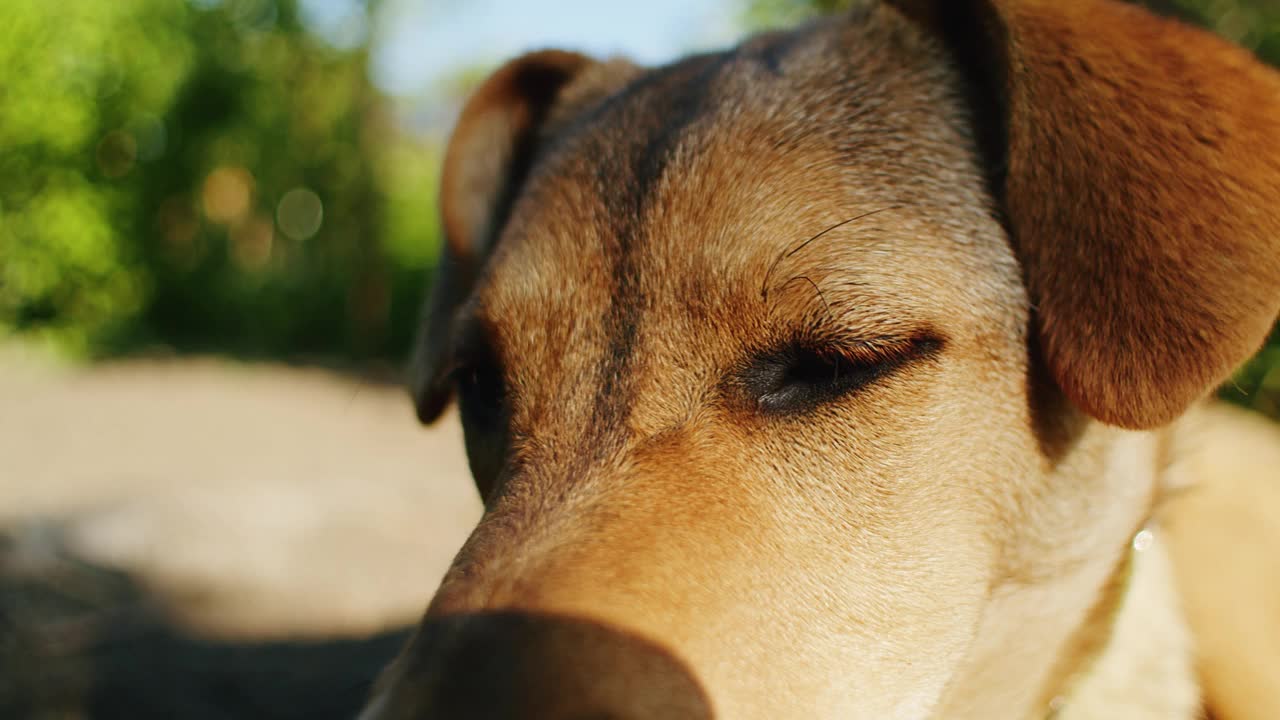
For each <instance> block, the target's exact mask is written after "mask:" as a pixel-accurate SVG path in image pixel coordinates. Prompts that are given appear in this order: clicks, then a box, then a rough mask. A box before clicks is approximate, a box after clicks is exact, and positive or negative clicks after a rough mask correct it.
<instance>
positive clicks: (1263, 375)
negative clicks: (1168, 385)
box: [744, 0, 1280, 418]
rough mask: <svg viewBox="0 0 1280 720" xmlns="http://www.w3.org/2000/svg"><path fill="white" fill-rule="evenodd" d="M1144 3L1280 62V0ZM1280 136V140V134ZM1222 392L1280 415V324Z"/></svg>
mask: <svg viewBox="0 0 1280 720" xmlns="http://www.w3.org/2000/svg"><path fill="white" fill-rule="evenodd" d="M1068 1H1069V0H1063V2H1068ZM853 2H854V0H747V2H746V6H745V13H744V19H745V21H746V23H747V24H748V26H749V27H754V28H765V27H777V26H782V25H788V24H792V23H795V22H798V21H800V20H803V19H805V18H808V17H812V16H814V15H818V14H821V13H827V12H833V11H837V10H841V9H844V8H847V7H849V6H851V5H852V4H853ZM1138 4H1142V5H1145V6H1147V7H1148V8H1150V9H1152V10H1155V11H1157V12H1159V13H1161V14H1165V15H1172V16H1176V17H1179V18H1181V19H1183V20H1187V21H1190V22H1193V23H1196V24H1198V25H1201V26H1202V27H1207V28H1209V29H1212V30H1213V31H1214V32H1216V33H1218V34H1220V35H1222V36H1224V37H1226V38H1228V39H1230V40H1232V41H1233V42H1236V43H1238V44H1240V45H1243V46H1244V47H1247V48H1249V49H1251V50H1253V51H1254V52H1256V53H1257V54H1258V56H1259V57H1261V58H1262V59H1263V60H1265V61H1267V62H1269V63H1271V64H1272V65H1275V66H1280V2H1277V1H1276V0H1141V1H1140V2H1139V3H1138ZM1276 142H1280V138H1277V139H1276ZM1220 395H1221V396H1222V397H1223V398H1226V399H1227V400H1230V401H1232V402H1235V403H1238V404H1241V405H1246V406H1249V407H1253V408H1255V409H1257V410H1259V411H1261V412H1264V413H1266V414H1268V415H1270V416H1271V417H1274V418H1280V326H1277V330H1276V331H1275V332H1273V333H1272V336H1271V339H1270V340H1269V341H1268V342H1267V344H1266V346H1265V347H1264V348H1263V349H1262V351H1261V352H1259V353H1258V354H1257V355H1256V356H1255V357H1254V358H1253V359H1252V360H1250V361H1249V362H1248V363H1246V364H1245V365H1244V366H1243V367H1242V368H1240V370H1239V371H1238V372H1237V373H1236V374H1235V377H1233V378H1232V380H1231V381H1230V382H1228V383H1227V384H1226V385H1225V386H1224V387H1223V388H1222V391H1221V393H1220Z"/></svg>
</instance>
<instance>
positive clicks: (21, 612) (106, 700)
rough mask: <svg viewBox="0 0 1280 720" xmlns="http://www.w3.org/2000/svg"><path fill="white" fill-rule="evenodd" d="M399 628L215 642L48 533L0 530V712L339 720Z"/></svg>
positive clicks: (399, 637)
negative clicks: (372, 633)
mask: <svg viewBox="0 0 1280 720" xmlns="http://www.w3.org/2000/svg"><path fill="white" fill-rule="evenodd" d="M407 632H408V631H407V630H399V631H391V632H384V633H381V634H378V635H375V636H372V637H367V638H358V639H354V638H353V639H348V638H329V639H315V640H305V641H301V640H300V641H271V642H260V643H259V642H252V641H234V642H231V641H219V640H217V639H213V638H208V637H202V636H200V635H197V634H195V633H193V632H191V631H190V630H187V629H184V628H183V627H182V626H181V625H180V624H179V623H177V622H176V621H174V620H172V619H170V618H168V617H167V614H166V613H165V611H164V610H163V603H162V602H160V601H158V599H157V598H154V597H152V596H151V595H150V594H149V593H148V591H147V590H146V588H145V587H144V585H143V583H142V582H141V581H139V580H138V579H136V578H134V577H132V576H130V575H129V574H126V573H123V572H120V571H116V570H112V569H109V568H105V567H102V566H99V565H95V564H92V563H90V562H86V561H84V560H82V559H80V558H77V557H75V556H74V555H72V554H70V553H69V552H68V551H67V550H66V549H65V548H63V547H61V546H60V545H59V543H58V542H57V540H56V538H55V537H52V536H51V535H49V534H46V535H45V537H39V538H35V537H31V536H29V535H28V536H27V537H22V536H19V535H16V534H13V533H5V534H0V717H3V718H14V719H15V720H19V719H21V720H46V719H48V720H52V719H53V718H76V717H88V718H94V719H101V720H115V719H116V718H120V719H124V718H128V719H130V720H137V719H142V720H145V719H147V718H166V719H167V718H182V719H183V720H223V719H226V720H231V719H235V720H257V719H263V720H266V719H280V720H286V719H291V718H298V719H299V720H301V719H302V718H308V719H314V720H325V719H328V718H333V719H334V720H338V719H339V718H341V719H343V720H349V719H350V718H352V717H354V716H355V714H356V713H357V712H358V711H359V709H360V707H361V705H362V704H363V702H364V700H365V699H366V698H367V697H368V692H369V689H370V686H371V684H372V682H373V680H374V679H375V677H376V676H377V674H378V673H379V671H380V670H381V668H382V667H383V666H384V665H385V664H386V663H387V662H388V661H389V660H390V659H391V658H392V657H393V656H394V655H395V653H396V652H397V650H398V649H399V647H400V645H401V643H402V642H403V641H404V639H405V636H406V634H407Z"/></svg>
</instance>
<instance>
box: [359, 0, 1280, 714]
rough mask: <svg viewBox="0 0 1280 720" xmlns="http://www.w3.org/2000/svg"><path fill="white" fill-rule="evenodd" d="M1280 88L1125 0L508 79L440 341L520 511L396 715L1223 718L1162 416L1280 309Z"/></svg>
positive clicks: (465, 162)
mask: <svg viewBox="0 0 1280 720" xmlns="http://www.w3.org/2000/svg"><path fill="white" fill-rule="evenodd" d="M957 23H958V24H957ZM956 28H960V29H961V30H964V32H957V31H956ZM1220 77H1230V78H1231V80H1232V82H1231V83H1218V82H1216V80H1215V82H1209V81H1210V80H1213V79H1215V78H1220ZM1225 85H1229V87H1225V88H1224V86H1225ZM1278 88H1280V82H1277V81H1276V80H1275V78H1274V77H1273V76H1272V75H1271V74H1270V73H1269V71H1266V70H1264V69H1263V68H1262V67H1261V66H1260V65H1257V64H1256V63H1255V62H1254V61H1252V60H1251V59H1249V58H1248V57H1247V56H1246V55H1245V54H1244V53H1243V52H1241V51H1238V50H1236V49H1234V48H1231V47H1230V46H1228V45H1226V44H1225V43H1223V42H1221V41H1218V40H1215V39H1212V38H1210V37H1209V36H1208V35H1205V34H1203V33H1199V32H1197V31H1193V30H1190V29H1186V28H1183V27H1181V26H1175V25H1171V24H1169V23H1166V22H1165V21H1161V20H1158V19H1156V18H1154V17H1152V16H1150V15H1147V14H1145V13H1142V12H1140V11H1134V10H1130V9H1126V8H1124V7H1122V6H1120V5H1119V4H1117V3H1114V2H1110V1H1109V0H1089V1H1088V2H1082V3H1078V4H1076V3H1056V2H1047V1H1040V0H1007V1H992V2H981V1H977V0H975V1H974V2H961V3H943V2H941V1H940V0H939V1H938V2H924V1H923V0H921V1H916V2H911V1H907V0H903V1H901V2H886V3H872V4H870V5H868V6H867V7H865V8H862V9H859V10H856V11H854V12H853V13H852V14H850V15H849V16H848V17H844V18H836V19H831V20H828V21H825V22H823V23H818V24H815V25H812V26H809V27H805V28H801V29H798V30H796V31H794V32H792V33H778V34H771V35H767V36H761V37H759V38H755V39H752V40H749V41H747V42H746V43H744V44H743V46H741V47H740V48H738V49H736V50H734V51H732V52H728V53H721V54H713V55H706V56H699V57H695V58H690V59H688V60H685V61H683V62H681V63H679V64H676V65H673V66H671V67H668V68H664V69H659V70H655V71H643V70H641V69H639V68H636V67H635V66H633V65H630V64H628V63H626V62H624V61H610V62H606V63H600V62H596V61H592V60H588V59H586V58H583V57H581V56H577V55H572V54H567V53H556V52H549V53H537V54H533V55H530V56H526V57H524V58H522V59H518V60H516V61H513V62H512V63H511V64H509V65H507V66H506V67H504V68H503V69H501V70H499V71H498V72H497V73H496V74H495V75H494V76H493V77H492V78H491V79H490V80H489V81H488V82H487V83H486V84H485V85H484V86H483V87H482V89H481V90H480V91H479V92H478V93H477V95H476V96H475V97H474V98H473V99H472V100H471V102H470V103H469V104H468V106H467V108H466V109H465V110H464V111H463V113H462V117H461V119H460V120H459V125H458V127H457V129H456V130H455V133H454V136H453V139H452V140H451V143H450V149H449V152H448V156H447V162H446V167H445V178H444V181H443V188H444V190H443V193H442V204H443V208H442V210H443V216H444V219H445V230H446V233H447V234H448V243H447V245H446V257H445V259H444V260H443V263H442V267H441V270H440V272H439V275H438V277H437V280H436V284H435V287H434V288H433V295H432V298H431V300H430V301H429V303H428V310H427V316H426V319H425V327H424V332H423V341H422V343H421V345H420V347H419V350H418V353H417V355H416V358H415V362H414V367H413V370H414V373H415V382H414V392H415V398H416V401H417V405H418V411H419V415H420V416H421V417H422V418H423V419H424V420H431V419H433V418H434V417H435V416H436V415H438V414H439V412H440V410H441V409H442V408H443V407H444V404H445V403H446V402H447V401H448V400H449V397H450V395H451V394H452V393H453V392H454V390H455V388H456V389H457V390H458V393H459V395H460V401H461V403H460V404H461V413H462V417H463V420H464V424H465V425H466V427H467V447H468V454H469V456H470V458H471V463H472V469H473V471H474V474H475V476H476V481H477V485H478V487H479V488H480V490H481V492H482V494H483V495H484V497H485V501H486V513H485V516H484V518H483V519H482V521H481V523H480V525H479V526H478V527H477V529H476V531H475V533H474V534H473V535H472V537H471V538H470V539H469V540H468V542H467V544H466V545H465V546H464V548H463V549H462V551H461V552H460V554H459V556H458V558H457V560H456V561H455V563H454V566H453V568H452V569H451V570H450V572H449V573H448V575H447V576H446V578H445V579H444V582H443V584H442V585H441V588H440V590H439V592H438V594H437V595H436V597H435V599H434V600H433V601H432V603H431V607H430V609H429V611H428V613H427V617H426V619H425V620H424V623H423V625H422V626H421V628H420V629H419V632H418V634H417V635H416V637H415V639H414V640H413V641H412V642H411V643H410V644H409V645H408V647H407V648H406V650H405V653H404V655H403V656H402V658H401V659H400V661H398V662H397V663H396V665H395V666H394V667H393V668H392V669H391V670H390V671H389V673H388V675H387V677H386V679H385V681H384V683H383V689H382V690H381V691H380V692H379V699H378V700H377V701H376V703H375V705H374V706H373V707H372V708H371V710H370V711H369V713H368V714H367V717H369V718H381V719H383V720H394V719H398V718H405V719H408V718H423V717H534V718H542V719H543V720H551V718H570V717H619V718H622V717H654V716H655V713H657V714H660V715H662V716H663V717H668V718H691V719H692V718H706V717H710V716H712V715H714V716H715V717H718V718H815V717H821V718H852V719H858V718H876V719H880V718H901V719H903V720H925V719H928V718H1019V719H1021V718H1043V717H1049V716H1050V715H1052V714H1054V713H1056V714H1057V716H1058V717H1060V718H1069V719H1070V720H1094V719H1098V720H1100V719H1101V718H1116V717H1124V718H1170V719H1173V720H1190V719H1191V718H1193V717H1194V716H1195V714H1196V712H1197V709H1198V708H1197V704H1198V701H1199V693H1198V690H1197V687H1196V679H1195V677H1194V673H1193V665H1194V663H1193V655H1192V651H1191V649H1190V648H1191V643H1192V640H1191V638H1190V634H1189V631H1188V626H1187V625H1186V623H1185V622H1184V621H1183V619H1182V607H1181V603H1180V595H1179V590H1178V587H1177V585H1176V583H1175V581H1174V573H1173V572H1171V570H1170V566H1169V557H1170V556H1169V554H1168V553H1169V548H1168V547H1166V539H1165V536H1164V529H1163V528H1162V527H1161V523H1162V522H1163V519H1162V518H1155V519H1153V513H1154V512H1155V510H1156V508H1157V507H1160V506H1161V503H1162V501H1163V500H1164V499H1165V498H1166V496H1167V495H1168V492H1167V490H1168V487H1169V484H1170V482H1171V481H1170V476H1169V475H1168V474H1167V473H1166V472H1165V470H1166V466H1167V464H1168V462H1167V458H1168V456H1169V454H1170V452H1175V453H1176V452H1177V449H1178V448H1179V447H1181V443H1182V442H1184V441H1183V440H1182V437H1183V436H1184V435H1185V434H1194V432H1193V430H1188V429H1184V428H1183V426H1181V425H1178V426H1175V427H1173V428H1163V429H1154V430H1151V429H1153V428H1159V427H1160V426H1165V425H1167V424H1168V423H1170V422H1171V421H1173V420H1175V418H1176V417H1177V416H1178V415H1179V414H1180V413H1181V412H1182V411H1183V410H1185V409H1186V408H1187V407H1188V406H1189V405H1191V404H1192V403H1193V402H1194V401H1195V400H1196V399H1198V398H1199V397H1200V396H1202V395H1204V394H1206V393H1208V392H1209V391H1210V390H1211V389H1212V387H1213V385H1214V384H1215V383H1217V382H1218V381H1220V380H1221V379H1222V378H1223V376H1224V375H1225V374H1226V373H1227V372H1228V371H1229V370H1230V368H1231V366H1232V365H1233V364H1234V363H1237V362H1239V361H1240V360H1242V359H1243V358H1244V357H1245V356H1246V355H1247V354H1248V353H1249V352H1250V351H1251V350H1253V349H1254V347H1255V346H1256V345H1257V343H1258V342H1260V340H1261V336H1262V334H1263V331H1264V328H1265V326H1266V325H1267V324H1269V323H1270V322H1271V320H1272V319H1273V318H1274V316H1275V312H1276V308H1277V306H1280V262H1278V260H1277V252H1276V250H1277V244H1276V243H1277V238H1280V232H1277V231H1280V190H1278V188H1280V149H1278V148H1277V147H1275V145H1274V143H1272V142H1271V138H1272V133H1271V130H1272V124H1273V123H1274V122H1276V117H1277V115H1275V114H1273V113H1272V112H1271V109H1272V108H1274V105H1275V104H1276V103H1277V102H1280V100H1278V99H1277V89H1278ZM1245 98H1247V99H1248V102H1245V101H1244V99H1245ZM1002 220H1005V221H1007V222H1002ZM828 374H829V375H830V379H828ZM1117 426H1122V427H1128V428H1142V429H1147V430H1150V431H1142V432H1139V431H1135V430H1125V429H1120V427H1117ZM1188 427H1190V426H1188ZM1192 514H1193V515H1195V513H1192ZM1149 524H1150V525H1151V529H1152V530H1153V532H1154V533H1155V538H1156V541H1155V543H1154V544H1152V545H1151V546H1150V547H1147V546H1146V544H1145V540H1144V542H1143V543H1142V544H1141V545H1142V547H1143V549H1142V550H1141V552H1136V551H1135V550H1134V549H1133V538H1134V537H1135V533H1138V532H1139V531H1141V530H1143V528H1144V527H1148V525H1149ZM1187 524H1188V523H1187V522H1185V521H1184V522H1182V523H1180V526H1185V525H1187ZM1175 530H1177V531H1178V533H1181V532H1182V531H1181V530H1179V529H1178V528H1175ZM1144 537H1145V536H1144ZM1183 537H1184V535H1182V534H1178V535H1176V536H1175V537H1174V542H1173V544H1172V545H1170V546H1169V547H1172V548H1173V549H1174V550H1175V551H1177V550H1178V549H1179V548H1182V547H1183V545H1182V544H1181V543H1182V542H1183V540H1182V538H1183ZM1182 557H1184V555H1183V554H1182V553H1181V552H1174V553H1173V558H1174V559H1175V560H1181V558H1182ZM1188 567H1189V566H1188ZM1180 570H1181V568H1180ZM1188 572H1191V573H1192V574H1191V575H1188ZM1177 577H1178V578H1179V579H1180V581H1181V582H1182V584H1183V587H1184V588H1185V587H1186V584H1187V582H1191V583H1193V584H1194V583H1195V582H1197V581H1196V580H1194V579H1192V580H1188V577H1199V576H1198V575H1195V573H1194V571H1183V572H1179V574H1178V575H1177ZM1188 597H1191V595H1188ZM1189 607H1191V610H1192V619H1193V621H1194V622H1193V624H1192V626H1191V627H1192V628H1193V629H1195V630H1196V631H1197V633H1199V632H1200V630H1201V624H1202V623H1204V622H1212V618H1209V619H1208V620H1206V619H1205V618H1204V617H1202V616H1201V615H1200V614H1199V613H1198V612H1197V611H1196V607H1197V606H1195V605H1192V606H1189ZM1228 636H1230V633H1225V634H1224V635H1223V637H1228ZM1224 646H1227V647H1230V643H1225V644H1224ZM1206 649H1208V646H1206ZM1202 660H1204V661H1207V662H1209V665H1206V664H1205V662H1202V663H1201V665H1200V668H1201V671H1202V673H1203V674H1204V676H1205V677H1206V678H1207V679H1212V678H1213V677H1214V671H1213V670H1212V669H1210V665H1213V663H1214V662H1216V661H1211V660H1210V656H1209V655H1205V656H1203V657H1202ZM1214 667H1216V665H1214ZM597 675H598V678H597V679H598V682H595V681H590V682H588V681H589V680H590V678H592V677H596V676H597ZM1214 682H1216V681H1214ZM1221 687H1226V686H1225V685H1223V686H1221ZM1210 697H1211V698H1214V699H1215V702H1216V696H1215V695H1214V694H1212V693H1211V695H1210ZM659 698H660V699H661V703H660V705H661V707H663V708H664V709H663V710H661V711H660V712H659V711H656V710H646V709H645V708H654V707H658V706H659V705H655V702H657V700H658V699H659ZM1221 707H1222V708H1227V707H1229V705H1228V704H1226V703H1223V704H1222V705H1221ZM1223 712H1225V710H1223ZM1225 717H1227V718H1230V717H1231V716H1229V715H1227V716H1225Z"/></svg>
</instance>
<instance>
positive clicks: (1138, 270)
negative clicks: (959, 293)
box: [886, 0, 1280, 429]
mask: <svg viewBox="0 0 1280 720" xmlns="http://www.w3.org/2000/svg"><path fill="white" fill-rule="evenodd" d="M886 2H888V4H890V5H893V6H895V7H897V8H898V9H899V10H900V11H902V12H903V13H904V14H906V15H908V16H909V17H911V18H913V19H914V20H916V21H917V22H919V23H922V24H924V25H925V26H927V27H928V28H930V29H931V30H932V31H933V32H934V33H935V34H936V35H937V36H939V38H940V39H941V40H942V41H943V42H944V43H945V44H946V45H947V46H948V47H949V49H950V50H951V51H952V52H953V54H954V56H955V57H956V59H957V62H958V64H959V65H960V66H961V68H962V70H963V71H964V72H965V73H966V75H967V76H968V78H969V79H970V85H971V89H972V91H973V96H974V98H975V105H974V107H975V113H976V119H975V125H976V127H977V128H978V134H979V141H980V143H981V144H982V145H983V146H984V148H983V149H984V151H986V153H987V154H988V155H989V158H988V160H989V161H990V162H991V163H992V168H993V173H992V175H993V183H994V185H995V190H996V192H997V193H998V195H999V196H1000V200H1001V201H1002V207H1003V210H1004V213H1005V216H1006V219H1007V221H1008V225H1009V229H1010V232H1011V235H1012V237H1013V242H1014V245H1015V248H1016V250H1017V253H1018V255H1019V259H1020V260H1021V261H1022V263H1023V271H1024V273H1025V276H1026V283H1027V287H1028V290H1029V292H1030V294H1031V298H1032V302H1033V303H1034V305H1035V309H1036V313H1037V323H1038V329H1039V335H1040V347H1041V348H1042V350H1043V353H1044V359H1045V362H1046V364H1047V366H1048V368H1049V370H1050V372H1051V373H1052V375H1053V377H1054V379H1055V380H1056V382H1057V383H1058V384H1059V386H1060V387H1061V388H1062V390H1063V391H1064V392H1065V394H1066V395H1067V397H1069V398H1070V399H1071V400H1072V401H1073V402H1074V403H1075V404H1076V405H1077V406H1079V407H1080V408H1081V409H1083V410H1084V411H1085V412H1087V413H1088V414H1090V415H1092V416H1093V417H1095V418H1097V419H1099V420H1102V421H1104V422H1107V423H1110V424H1114V425H1119V426H1123V427H1127V428H1135V429H1141V428H1151V427H1156V426H1159V425H1162V424H1165V423H1168V422H1170V421H1172V420H1173V419H1175V418H1176V417H1177V416H1178V415H1179V414H1180V413H1182V412H1183V411H1184V410H1185V409H1186V408H1187V407H1188V406H1189V405H1190V404H1191V403H1193V402H1195V401H1196V400H1198V399H1199V398H1200V397H1202V396H1203V395H1205V394H1206V393H1207V392H1208V391H1210V390H1211V389H1212V388H1213V387H1214V386H1215V385H1217V384H1218V383H1220V382H1222V381H1223V380H1224V379H1225V378H1226V377H1227V376H1228V375H1229V374H1230V372H1231V370H1232V369H1233V368H1234V367H1235V366H1236V365H1237V364H1238V363H1240V362H1242V361H1243V360H1245V359H1246V358H1247V357H1248V356H1249V355H1250V354H1251V353H1253V352H1254V351H1256V350H1257V349H1258V347H1259V346H1260V345H1261V343H1262V342H1263V340H1264V339H1265V336H1266V335H1267V332H1268V330H1269V329H1270V328H1271V325H1272V323H1273V322H1274V320H1275V318H1276V313H1277V310H1278V309H1280V76H1278V75H1277V74H1276V73H1275V72H1274V71H1272V70H1270V69H1269V68H1267V67H1265V66H1263V65H1262V64H1261V63H1260V62H1258V61H1257V60H1256V59H1255V58H1254V57H1253V56H1252V55H1250V54H1249V53H1248V52H1246V51H1244V50H1242V49H1240V48H1237V47H1234V46H1232V45H1230V44H1228V43H1226V42H1225V41H1223V40H1220V39H1218V38H1216V37H1214V36H1212V35H1210V34H1208V33H1206V32H1202V31H1200V30H1196V29H1194V28H1191V27H1189V26H1186V25H1182V24H1180V23H1177V22H1175V21H1172V20H1166V19H1162V18H1159V17H1156V16H1155V15H1152V14H1150V13H1149V12H1147V11H1145V10H1142V9H1140V8H1137V7H1134V6H1130V5H1126V4H1123V3H1120V2H1116V1H1115V0H1070V1H1066V0H886Z"/></svg>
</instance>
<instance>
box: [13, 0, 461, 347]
mask: <svg viewBox="0 0 1280 720" xmlns="http://www.w3.org/2000/svg"><path fill="white" fill-rule="evenodd" d="M4 15H5V21H4V22H3V23H0V147H4V148H5V151H4V153H0V332H4V333H21V334H23V335H24V336H26V337H28V338H32V337H34V338H38V339H43V340H47V341H49V342H51V343H53V344H55V345H57V346H58V347H59V348H60V349H62V350H67V351H71V352H73V353H78V354H82V355H86V356H91V357H92V356H99V355H103V354H110V353H118V352H122V351H127V350H131V349H136V348H138V347H142V346H149V345H154V344H162V345H165V346H169V347H174V348H178V349H182V350H217V351H223V352H235V353H245V354H266V355H276V356H279V355H298V354H307V353H313V354H317V355H325V356H338V357H342V358H348V359H350V358H363V357H369V356H375V355H389V354H390V355H394V354H398V353H399V352H401V351H403V349H404V347H405V346H406V345H407V342H408V337H409V333H410V331H411V328H412V324H413V317H414V315H415V314H416V306H417V303H418V299H419V297H420V294H421V291H422V284H423V276H424V270H425V269H426V268H427V267H428V266H429V265H430V264H431V262H432V261H433V258H434V254H435V247H436V244H437V237H436V232H437V231H436V224H437V223H436V220H435V216H434V203H433V198H434V194H435V193H434V188H433V185H434V183H435V173H436V167H437V165H438V157H437V156H438V152H437V151H436V149H435V148H434V147H432V146H430V145H423V144H420V143H417V142H415V141H413V140H412V139H410V138H408V137H406V136H405V135H404V134H403V133H402V132H400V131H399V130H398V128H397V126H396V123H394V122H393V120H392V115H391V108H390V106H389V104H388V101H387V100H386V99H385V98H383V97H382V96H381V95H380V94H379V93H378V92H377V90H376V89H375V88H374V87H373V86H372V85H371V84H370V80H369V75H368V72H367V51H366V50H365V49H364V48H362V47H356V48H354V49H339V48H335V47H332V46H329V45H327V44H326V43H325V42H324V41H323V40H322V39H319V38H317V37H315V36H313V35H311V34H309V33H308V32H306V30H305V29H304V27H303V26H302V23H301V21H300V18H299V15H298V8H297V6H296V4H295V2H293V0H201V1H200V2H194V1H193V2H184V1H182V0H111V1H110V2H98V1H97V0H72V1H70V2H46V0H10V2H9V3H8V4H7V5H6V7H5V13H4Z"/></svg>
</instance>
